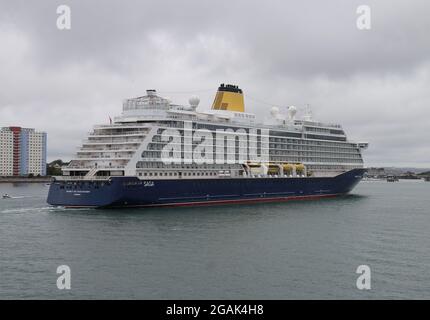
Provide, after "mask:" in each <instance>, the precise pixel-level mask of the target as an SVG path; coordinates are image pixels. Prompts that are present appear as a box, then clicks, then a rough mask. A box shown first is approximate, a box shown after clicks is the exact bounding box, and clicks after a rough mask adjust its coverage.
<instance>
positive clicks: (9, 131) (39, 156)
mask: <svg viewBox="0 0 430 320" xmlns="http://www.w3.org/2000/svg"><path fill="white" fill-rule="evenodd" d="M46 138H47V135H46V132H37V131H35V130H34V129H30V128H21V127H4V128H1V129H0V176H25V175H29V174H33V175H35V176H37V175H41V176H44V175H46Z"/></svg>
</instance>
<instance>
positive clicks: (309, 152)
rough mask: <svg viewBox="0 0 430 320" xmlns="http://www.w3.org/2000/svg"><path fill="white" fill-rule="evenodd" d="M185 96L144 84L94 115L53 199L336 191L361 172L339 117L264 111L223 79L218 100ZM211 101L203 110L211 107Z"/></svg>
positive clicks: (245, 199) (180, 201) (124, 200)
mask: <svg viewBox="0 0 430 320" xmlns="http://www.w3.org/2000/svg"><path fill="white" fill-rule="evenodd" d="M199 103H200V99H199V98H198V97H197V96H192V97H190V99H189V105H178V104H174V103H172V102H171V101H170V100H169V99H166V98H163V97H161V96H160V95H158V94H157V92H156V90H147V91H146V95H145V96H141V97H136V98H131V99H126V100H125V101H124V102H123V110H122V113H121V115H119V116H117V117H114V119H113V120H111V121H110V123H109V124H103V125H96V126H95V127H94V129H93V131H92V132H91V133H89V135H88V137H87V138H86V139H85V140H84V141H83V144H82V146H81V147H80V148H79V149H78V151H77V154H76V156H75V157H74V159H73V160H71V161H70V163H69V165H67V166H65V167H63V168H62V175H61V176H57V177H54V178H53V181H52V183H51V185H50V190H49V194H48V199H47V202H48V203H49V204H51V205H54V206H64V207H95V208H104V207H156V206H196V205H208V204H213V205H215V204H235V203H253V202H272V201H286V200H298V199H312V198H324V197H335V196H341V195H345V194H347V193H348V192H350V191H351V190H352V189H353V188H354V187H355V186H356V184H357V183H358V182H359V181H360V180H361V179H362V178H363V174H364V173H365V171H366V169H365V168H364V163H363V158H362V150H363V149H365V148H367V143H358V142H351V141H349V140H348V139H347V137H346V134H345V132H344V130H343V129H342V127H341V126H340V125H338V124H330V123H321V122H317V121H314V120H313V119H312V116H311V114H310V113H309V112H308V113H306V114H305V115H304V116H302V117H301V119H298V116H297V109H296V108H295V107H294V106H290V107H288V108H287V107H285V109H284V108H278V107H272V108H271V109H270V110H269V112H268V115H267V116H266V117H257V116H256V115H255V114H252V113H248V112H246V110H245V104H244V93H243V91H242V90H241V89H240V88H239V87H238V86H236V85H230V84H221V85H220V86H219V88H218V91H217V92H216V95H215V98H214V101H213V104H212V107H211V108H210V109H209V108H200V107H199ZM205 109H206V110H205Z"/></svg>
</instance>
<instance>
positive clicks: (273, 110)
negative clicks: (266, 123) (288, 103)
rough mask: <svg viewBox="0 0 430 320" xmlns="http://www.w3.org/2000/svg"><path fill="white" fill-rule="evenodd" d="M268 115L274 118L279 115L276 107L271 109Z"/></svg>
mask: <svg viewBox="0 0 430 320" xmlns="http://www.w3.org/2000/svg"><path fill="white" fill-rule="evenodd" d="M270 114H271V115H272V117H274V118H276V117H277V116H278V114H279V108H278V107H272V109H270Z"/></svg>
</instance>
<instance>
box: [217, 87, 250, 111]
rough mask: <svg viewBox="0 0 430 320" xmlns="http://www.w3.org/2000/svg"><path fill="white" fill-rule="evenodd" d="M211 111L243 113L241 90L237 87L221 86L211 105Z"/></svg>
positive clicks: (243, 105)
mask: <svg viewBox="0 0 430 320" xmlns="http://www.w3.org/2000/svg"><path fill="white" fill-rule="evenodd" d="M212 110H227V111H238V112H245V104H244V102H243V93H242V90H241V89H239V87H238V86H234V85H231V84H227V85H224V84H221V85H220V87H219V88H218V91H217V93H216V96H215V100H214V103H213V104H212Z"/></svg>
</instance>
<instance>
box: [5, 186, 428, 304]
mask: <svg viewBox="0 0 430 320" xmlns="http://www.w3.org/2000/svg"><path fill="white" fill-rule="evenodd" d="M47 191H48V187H47V186H45V185H44V184H16V185H12V184H0V194H4V193H8V194H10V195H12V196H15V197H16V198H14V199H0V298H1V299H11V298H18V299H28V298H32V299H34V298H35V299H39V298H48V299H77V298H81V299H96V298H107V299H122V298H129V299H400V298H408V299H417V298H426V299H430V209H429V208H430V183H427V182H423V181H400V182H398V183H387V182H384V181H380V182H370V181H369V182H361V183H360V184H359V185H358V186H357V188H356V189H355V190H354V191H353V193H352V194H351V195H349V196H346V197H343V198H338V199H327V200H318V201H315V200H314V201H296V202H287V203H278V204H259V205H239V206H218V207H201V208H186V209H184V208H181V209H177V208H172V209H165V208H163V209H127V210H116V209H115V210H113V209H112V210H79V209H58V208H52V207H49V206H48V205H47V204H46V203H45V198H46V195H47ZM63 264H66V265H68V266H69V267H70V268H71V285H72V288H71V290H68V291H66V290H58V289H57V286H56V281H57V277H58V275H57V274H56V270H57V267H58V266H59V265H63ZM359 265H368V266H369V267H370V269H371V290H369V291H361V290H358V289H357V287H356V280H357V277H358V276H359V275H358V274H356V273H355V272H356V269H357V267H358V266H359Z"/></svg>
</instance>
